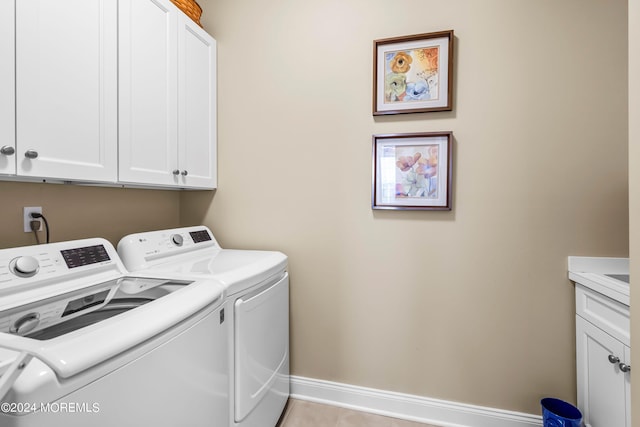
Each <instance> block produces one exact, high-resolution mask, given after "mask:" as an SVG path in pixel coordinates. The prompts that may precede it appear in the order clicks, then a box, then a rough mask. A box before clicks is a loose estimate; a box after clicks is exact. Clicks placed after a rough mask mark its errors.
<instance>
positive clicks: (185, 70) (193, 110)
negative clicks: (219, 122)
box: [178, 13, 217, 188]
mask: <svg viewBox="0 0 640 427" xmlns="http://www.w3.org/2000/svg"><path fill="white" fill-rule="evenodd" d="M178 97H179V103H178V117H179V121H178V129H179V139H178V141H179V144H178V147H179V155H178V159H179V165H180V166H179V169H180V173H181V174H180V184H181V185H184V186H187V187H196V188H215V187H216V181H217V179H216V178H217V173H216V171H217V161H216V41H215V40H214V39H213V38H212V37H211V36H210V35H209V34H207V33H206V32H205V31H203V30H202V28H200V27H199V26H198V25H197V24H196V23H195V22H193V21H192V20H191V19H189V18H188V17H187V16H186V15H184V14H182V13H180V16H179V18H178Z"/></svg>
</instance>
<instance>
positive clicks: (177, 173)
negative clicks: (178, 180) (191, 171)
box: [171, 169, 180, 175]
mask: <svg viewBox="0 0 640 427" xmlns="http://www.w3.org/2000/svg"><path fill="white" fill-rule="evenodd" d="M171 173H172V174H174V175H180V171H179V170H178V169H174V170H173V172H171Z"/></svg>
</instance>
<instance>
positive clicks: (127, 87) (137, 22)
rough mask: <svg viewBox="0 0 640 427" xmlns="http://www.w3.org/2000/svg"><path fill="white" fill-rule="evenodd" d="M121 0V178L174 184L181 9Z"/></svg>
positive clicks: (160, 1)
mask: <svg viewBox="0 0 640 427" xmlns="http://www.w3.org/2000/svg"><path fill="white" fill-rule="evenodd" d="M119 3H120V12H119V13H120V21H119V22H120V29H119V31H120V132H119V135H120V154H119V157H120V163H119V179H120V181H124V182H131V183H147V184H160V185H174V184H175V183H176V182H177V177H175V176H174V175H173V174H172V172H173V171H174V170H177V169H178V162H177V152H178V127H177V125H178V123H177V121H176V116H177V111H178V109H177V107H178V77H177V76H178V65H177V61H176V58H177V46H178V37H177V31H176V28H177V16H178V14H177V13H176V12H175V11H174V7H173V5H172V4H171V2H170V1H169V0H121V1H120V2H119ZM178 173H179V171H178Z"/></svg>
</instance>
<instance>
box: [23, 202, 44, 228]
mask: <svg viewBox="0 0 640 427" xmlns="http://www.w3.org/2000/svg"><path fill="white" fill-rule="evenodd" d="M31 212H36V213H40V214H41V213H42V207H41V206H28V207H27V206H25V208H24V214H23V218H24V232H25V233H31V232H32V230H31V221H32V220H33V218H31ZM36 221H40V227H38V231H42V220H41V219H37V220H36Z"/></svg>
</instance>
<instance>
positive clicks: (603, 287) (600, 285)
mask: <svg viewBox="0 0 640 427" xmlns="http://www.w3.org/2000/svg"><path fill="white" fill-rule="evenodd" d="M568 265H569V268H568V270H569V279H570V280H572V281H574V282H576V283H579V284H581V285H582V286H585V287H587V288H589V289H592V290H594V291H596V292H598V293H601V294H603V295H606V296H608V297H609V298H611V299H613V300H615V301H618V302H619V303H621V304H624V305H626V306H629V305H630V299H629V283H626V282H624V281H623V280H620V278H614V277H610V276H608V275H628V274H629V258H607V257H578V256H570V257H569V262H568Z"/></svg>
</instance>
